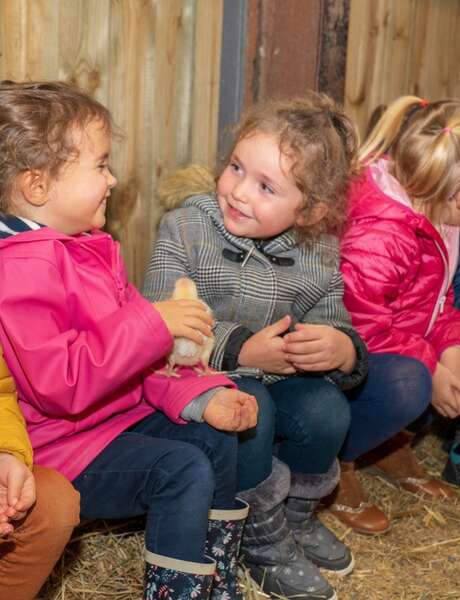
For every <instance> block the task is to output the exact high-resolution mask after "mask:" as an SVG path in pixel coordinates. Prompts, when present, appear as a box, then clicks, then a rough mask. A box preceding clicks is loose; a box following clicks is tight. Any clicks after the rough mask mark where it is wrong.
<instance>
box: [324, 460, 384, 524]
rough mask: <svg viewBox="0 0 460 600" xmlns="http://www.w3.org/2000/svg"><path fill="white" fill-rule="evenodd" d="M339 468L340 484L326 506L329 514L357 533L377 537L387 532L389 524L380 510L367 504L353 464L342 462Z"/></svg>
mask: <svg viewBox="0 0 460 600" xmlns="http://www.w3.org/2000/svg"><path fill="white" fill-rule="evenodd" d="M340 467H341V471H342V472H341V475H340V482H339V485H338V486H337V488H336V489H335V491H334V492H333V494H331V496H330V501H331V502H332V504H329V505H328V507H329V510H330V511H331V513H332V514H333V515H334V516H335V517H337V519H339V520H340V521H342V523H344V524H345V525H347V526H348V527H351V528H352V529H353V530H354V531H357V532H358V533H366V534H371V535H377V534H380V533H384V532H385V531H387V530H388V529H389V527H390V522H389V520H388V518H387V517H386V516H385V514H384V513H383V512H382V511H381V510H380V508H378V507H377V506H375V505H374V504H371V503H370V502H368V500H367V498H366V495H365V494H364V491H363V489H362V487H361V484H360V483H359V481H358V478H357V477H356V472H355V464H354V463H353V462H348V463H345V462H343V463H341V464H340Z"/></svg>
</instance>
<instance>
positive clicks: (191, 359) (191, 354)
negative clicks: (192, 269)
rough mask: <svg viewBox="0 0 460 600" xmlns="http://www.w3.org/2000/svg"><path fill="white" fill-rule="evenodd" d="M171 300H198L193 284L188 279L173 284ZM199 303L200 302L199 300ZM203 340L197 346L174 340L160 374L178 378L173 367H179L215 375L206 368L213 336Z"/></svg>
mask: <svg viewBox="0 0 460 600" xmlns="http://www.w3.org/2000/svg"><path fill="white" fill-rule="evenodd" d="M172 299H173V300H199V298H198V292H197V289H196V285H195V283H194V282H193V281H192V280H191V279H189V278H188V277H181V278H179V279H178V280H177V281H176V283H175V286H174V291H173V294H172ZM199 301H200V302H202V301H201V300H199ZM202 304H203V305H204V306H205V307H206V310H207V311H208V312H209V313H211V309H210V308H209V306H207V304H205V303H204V302H202ZM203 339H204V342H203V344H202V345H201V346H199V345H198V344H197V343H196V342H192V340H189V339H187V338H183V337H178V338H175V340H174V347H173V349H172V352H171V353H170V354H169V356H168V359H167V363H168V366H167V368H166V369H164V370H163V371H162V372H163V373H164V374H165V375H168V376H170V377H180V375H179V374H178V373H177V372H176V369H175V367H176V365H181V366H184V367H195V368H194V370H195V371H196V372H197V373H199V374H200V375H212V374H214V373H216V371H212V370H211V369H209V367H208V364H209V358H210V356H211V352H212V349H213V347H214V336H212V337H205V336H203ZM195 365H197V366H195ZM198 365H200V366H198Z"/></svg>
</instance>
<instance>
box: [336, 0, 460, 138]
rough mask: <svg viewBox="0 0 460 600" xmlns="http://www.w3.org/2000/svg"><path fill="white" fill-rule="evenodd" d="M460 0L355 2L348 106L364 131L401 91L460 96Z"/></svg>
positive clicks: (347, 74)
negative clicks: (377, 111)
mask: <svg viewBox="0 0 460 600" xmlns="http://www.w3.org/2000/svg"><path fill="white" fill-rule="evenodd" d="M459 25H460V2H458V0H441V1H439V0H351V6H350V24H349V33H348V49H347V69H346V87H345V107H346V109H347V111H348V112H349V114H350V115H351V116H352V117H354V118H355V120H356V121H357V123H358V126H359V129H360V131H361V133H362V134H364V132H365V130H366V126H367V123H368V121H369V118H370V116H371V114H372V111H373V110H374V108H376V107H377V106H378V105H380V104H387V103H389V102H391V101H392V100H394V99H395V98H397V97H398V96H401V95H403V94H416V95H418V96H421V97H426V98H427V99H429V100H435V99H439V98H443V97H446V96H454V97H460V71H459V69H458V64H459V63H460V44H459V43H458V28H459Z"/></svg>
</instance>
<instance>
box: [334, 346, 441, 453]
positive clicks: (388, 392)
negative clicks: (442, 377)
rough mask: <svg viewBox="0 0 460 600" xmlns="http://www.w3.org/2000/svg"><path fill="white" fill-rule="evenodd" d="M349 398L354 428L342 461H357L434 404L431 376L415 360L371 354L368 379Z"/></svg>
mask: <svg viewBox="0 0 460 600" xmlns="http://www.w3.org/2000/svg"><path fill="white" fill-rule="evenodd" d="M347 395H348V398H349V399H350V409H351V425H350V430H349V432H348V435H347V438H346V440H345V443H344V445H343V447H342V450H341V453H340V458H341V459H342V460H345V461H353V460H356V459H357V458H359V457H360V456H362V455H363V454H365V453H366V452H368V451H369V450H372V449H373V448H376V447H377V446H379V445H380V444H382V443H383V442H384V441H385V440H388V439H390V438H391V437H393V436H394V435H396V433H398V432H399V431H401V430H402V429H404V428H405V427H407V426H408V425H410V424H411V423H412V422H413V421H415V420H416V419H418V418H419V417H420V416H421V415H422V414H423V413H425V412H426V411H427V409H428V408H429V406H430V403H431V374H430V372H429V370H428V369H427V368H426V367H425V365H424V364H423V363H421V362H420V361H418V360H416V359H415V358H409V357H407V356H400V355H397V354H370V355H369V373H368V376H367V379H366V380H365V381H364V383H363V384H362V385H360V386H359V387H357V388H355V389H354V390H351V391H350V392H349V393H348V394H347Z"/></svg>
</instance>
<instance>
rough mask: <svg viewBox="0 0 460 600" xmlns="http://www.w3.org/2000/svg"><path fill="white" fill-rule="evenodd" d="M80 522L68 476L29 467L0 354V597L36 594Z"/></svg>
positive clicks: (26, 599) (27, 599)
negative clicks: (66, 477)
mask: <svg viewBox="0 0 460 600" xmlns="http://www.w3.org/2000/svg"><path fill="white" fill-rule="evenodd" d="M78 521H79V495H78V493H77V492H76V491H75V490H74V489H73V487H72V485H71V484H70V483H69V482H68V481H67V479H65V478H64V477H63V476H62V475H60V474H59V473H58V472H57V471H53V470H51V469H45V468H44V467H39V466H35V467H32V448H31V445H30V442H29V437H28V435H27V431H26V428H25V424H24V419H23V416H22V413H21V411H20V409H19V407H18V404H17V394H16V388H15V384H14V381H13V379H12V377H11V375H10V373H9V371H8V367H7V366H6V363H5V361H4V359H3V356H2V355H1V354H0V598H8V599H9V600H31V599H32V598H34V597H35V596H36V595H37V593H38V591H39V589H40V588H41V586H42V585H43V583H44V582H45V580H46V578H47V577H48V575H49V574H50V572H51V570H52V569H53V567H54V565H55V563H56V561H57V560H58V558H59V556H60V555H61V553H62V551H63V549H64V547H65V545H66V543H67V542H68V540H69V538H70V535H71V533H72V530H73V528H74V527H75V525H77V524H78Z"/></svg>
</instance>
